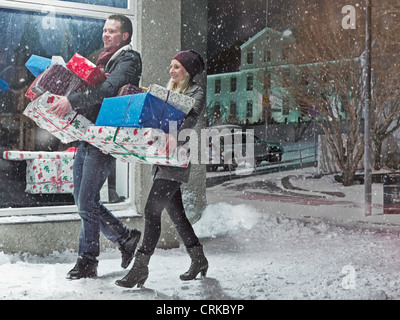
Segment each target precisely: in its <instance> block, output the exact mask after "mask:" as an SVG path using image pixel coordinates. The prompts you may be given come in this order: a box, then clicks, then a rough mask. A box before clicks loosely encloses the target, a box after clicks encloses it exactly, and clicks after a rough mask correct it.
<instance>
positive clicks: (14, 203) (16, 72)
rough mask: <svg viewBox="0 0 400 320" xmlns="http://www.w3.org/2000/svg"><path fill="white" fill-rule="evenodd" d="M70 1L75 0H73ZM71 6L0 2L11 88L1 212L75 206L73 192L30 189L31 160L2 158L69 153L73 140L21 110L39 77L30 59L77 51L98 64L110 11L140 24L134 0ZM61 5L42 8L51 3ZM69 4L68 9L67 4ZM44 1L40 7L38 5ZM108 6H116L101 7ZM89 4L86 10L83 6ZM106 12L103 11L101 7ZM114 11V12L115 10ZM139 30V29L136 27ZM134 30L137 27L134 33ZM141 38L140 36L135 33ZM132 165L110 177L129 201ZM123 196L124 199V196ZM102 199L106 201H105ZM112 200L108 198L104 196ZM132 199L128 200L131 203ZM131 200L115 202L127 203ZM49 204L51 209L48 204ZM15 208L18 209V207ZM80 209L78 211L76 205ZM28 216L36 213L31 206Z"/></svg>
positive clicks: (2, 147) (2, 100) (6, 96)
mask: <svg viewBox="0 0 400 320" xmlns="http://www.w3.org/2000/svg"><path fill="white" fill-rule="evenodd" d="M69 2H71V1H69ZM72 2H77V3H76V4H75V6H71V4H70V3H68V1H61V0H59V1H51V2H50V1H48V0H42V1H38V0H25V1H19V0H16V1H1V2H0V27H1V30H2V33H1V34H0V78H1V79H2V80H3V81H5V82H6V83H8V85H9V87H8V89H4V90H0V179H1V181H2V184H1V187H0V216H2V215H9V214H10V213H11V214H13V213H14V212H15V210H16V209H17V208H29V207H46V208H44V210H43V211H42V210H37V211H42V212H46V213H54V212H69V211H68V210H71V209H68V207H65V208H61V206H69V205H72V204H74V201H73V196H72V193H67V194H59V193H52V194H45V193H43V194H33V193H29V192H26V191H25V189H26V187H27V181H26V171H27V162H26V161H12V160H6V159H4V158H3V152H4V151H8V150H20V151H65V150H67V148H69V147H73V146H76V144H75V143H72V144H68V145H66V144H62V143H61V142H60V141H59V140H58V139H57V138H55V137H54V136H52V135H51V134H50V133H49V132H47V131H46V130H42V129H40V128H39V127H37V126H36V124H34V123H33V122H32V121H31V120H30V119H29V118H27V117H26V116H25V115H23V114H22V112H23V111H24V109H25V108H26V106H27V105H28V103H29V102H30V100H28V99H27V98H25V96H24V94H25V92H26V91H27V89H28V87H29V86H30V85H31V83H32V81H33V80H34V76H33V75H32V74H31V73H30V72H29V71H28V69H27V68H26V67H25V63H26V61H27V60H28V59H29V58H30V57H31V55H33V54H35V55H38V56H43V57H46V58H51V57H52V56H62V57H63V58H64V60H65V61H68V60H69V59H70V58H71V57H72V56H73V55H74V54H75V53H76V52H79V53H80V54H81V55H83V56H85V57H87V58H88V59H89V60H91V61H93V62H95V61H96V59H97V56H98V55H99V53H100V52H101V51H102V50H103V42H102V30H103V26H104V22H105V20H106V18H107V17H108V16H109V15H110V14H111V13H122V14H125V15H127V16H129V17H131V19H132V20H133V24H134V26H135V25H136V22H135V20H134V19H136V18H134V17H133V15H131V14H130V12H128V10H127V9H122V8H126V7H129V6H131V5H132V3H133V1H132V0H125V1H119V0H118V1H116V0H115V1H113V0H99V1H94V0H87V1H72ZM50 3H51V6H52V7H54V8H56V10H54V11H52V10H50V8H48V9H49V10H48V11H46V10H47V9H46V10H43V8H44V7H45V6H44V5H46V4H50ZM67 3H68V8H67ZM39 4H40V5H39ZM94 5H100V6H109V7H113V8H112V9H104V8H99V7H98V8H97V9H96V10H92V8H93V7H94ZM81 7H85V8H86V9H87V10H80V9H79V8H81ZM102 10H103V11H102ZM110 12H111V13H110ZM134 30H135V28H134ZM134 32H135V31H134ZM133 39H136V37H133ZM132 174H133V170H132V166H131V165H129V164H124V163H121V162H117V167H116V170H115V172H112V174H111V176H110V177H109V181H108V186H109V187H108V193H109V195H111V192H114V191H116V192H117V194H118V196H120V197H124V198H125V199H127V200H129V199H130V197H131V191H130V190H129V185H130V184H129V179H132V178H133V177H132ZM121 199H122V198H121ZM102 200H103V199H102ZM105 201H107V200H105ZM127 202H129V201H127ZM130 205H131V204H128V203H126V204H123V203H122V204H120V205H115V208H116V207H123V206H125V207H128V206H130ZM47 207H48V208H47ZM13 210H14V211H13ZM73 210H75V209H73ZM28 211H29V214H32V210H27V211H26V212H28Z"/></svg>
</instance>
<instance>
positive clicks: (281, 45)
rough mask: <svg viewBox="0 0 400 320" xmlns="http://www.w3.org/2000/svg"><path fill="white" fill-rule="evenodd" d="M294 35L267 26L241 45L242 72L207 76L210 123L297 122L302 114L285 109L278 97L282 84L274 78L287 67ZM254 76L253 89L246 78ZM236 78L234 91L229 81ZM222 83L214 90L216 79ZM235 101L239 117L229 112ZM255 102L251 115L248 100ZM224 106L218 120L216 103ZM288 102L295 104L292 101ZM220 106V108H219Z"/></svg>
mask: <svg viewBox="0 0 400 320" xmlns="http://www.w3.org/2000/svg"><path fill="white" fill-rule="evenodd" d="M293 41H294V39H293V38H292V37H284V36H283V35H282V33H280V32H278V31H276V30H273V29H270V28H265V29H264V30H262V31H260V32H259V33H258V34H256V35H255V36H254V37H253V38H251V39H249V40H248V41H247V42H246V43H244V44H243V45H242V46H241V67H240V71H238V72H233V73H224V74H215V75H209V76H208V78H207V86H208V91H207V106H208V113H207V114H208V119H209V125H213V124H221V123H235V124H242V125H248V124H257V123H265V121H266V120H267V121H271V119H273V121H274V122H278V123H284V122H297V120H298V117H299V113H298V112H296V111H293V110H289V114H285V113H284V112H283V110H284V108H283V106H284V101H282V99H280V98H277V96H278V91H280V90H281V88H280V85H279V84H277V82H276V81H274V76H273V75H274V72H276V71H277V70H278V69H279V68H281V67H283V66H287V65H288V63H289V62H290V58H291V54H292V53H291V49H290V44H291V43H292V42H293ZM249 74H251V75H252V76H253V89H252V90H248V82H247V77H248V75H249ZM232 78H237V90H236V91H235V92H231V90H230V88H231V85H230V81H231V79H232ZM216 81H220V82H221V90H220V92H219V93H216V91H215V82H216ZM232 101H235V102H236V117H232V115H231V113H230V105H231V102H232ZM249 101H252V104H253V109H252V113H251V116H249V114H248V110H247V108H248V103H249ZM216 103H219V104H220V106H221V108H220V109H221V111H220V113H221V116H220V117H219V118H218V117H217V118H218V119H217V120H215V104H216ZM289 103H291V104H292V103H294V102H293V101H292V100H290V101H289ZM217 109H218V108H217Z"/></svg>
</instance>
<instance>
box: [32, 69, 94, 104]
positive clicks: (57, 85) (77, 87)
mask: <svg viewBox="0 0 400 320" xmlns="http://www.w3.org/2000/svg"><path fill="white" fill-rule="evenodd" d="M87 88H88V85H87V84H86V83H85V82H84V81H83V80H81V79H80V78H79V77H77V76H76V75H75V74H74V73H72V72H71V71H70V70H68V69H67V68H65V67H64V66H62V65H60V64H53V65H51V66H50V67H48V68H47V69H46V70H45V71H44V72H42V73H41V74H40V75H39V76H38V77H37V78H36V79H35V80H34V81H33V83H32V85H31V86H30V88H29V89H28V91H27V93H26V94H25V96H26V97H27V98H29V99H31V100H34V99H36V98H37V97H38V96H40V95H42V94H44V93H45V92H50V93H52V94H56V95H60V96H66V95H69V94H70V93H74V92H78V91H83V90H86V89H87Z"/></svg>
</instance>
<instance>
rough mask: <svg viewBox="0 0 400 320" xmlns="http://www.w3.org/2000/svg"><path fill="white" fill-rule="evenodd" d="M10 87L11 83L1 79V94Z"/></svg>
mask: <svg viewBox="0 0 400 320" xmlns="http://www.w3.org/2000/svg"><path fill="white" fill-rule="evenodd" d="M9 87H10V85H9V83H8V82H7V81H5V80H3V79H1V78H0V92H6V91H7V90H8V88H9Z"/></svg>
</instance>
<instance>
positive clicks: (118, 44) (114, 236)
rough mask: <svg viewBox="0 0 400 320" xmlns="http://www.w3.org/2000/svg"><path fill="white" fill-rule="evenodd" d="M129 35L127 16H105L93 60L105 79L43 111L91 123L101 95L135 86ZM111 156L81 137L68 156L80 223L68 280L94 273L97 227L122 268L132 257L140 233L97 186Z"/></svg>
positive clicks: (137, 64)
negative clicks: (113, 246) (101, 46)
mask: <svg viewBox="0 0 400 320" xmlns="http://www.w3.org/2000/svg"><path fill="white" fill-rule="evenodd" d="M131 37H132V23H131V21H130V20H129V19H128V18H127V17H125V16H123V15H111V16H110V17H108V19H107V21H106V23H105V25H104V29H103V42H104V49H105V50H104V51H103V52H102V53H101V54H100V56H99V59H98V60H97V62H96V64H97V66H100V67H101V68H103V69H104V72H105V73H106V75H107V79H106V80H105V82H103V83H101V84H99V85H96V86H93V87H91V88H90V89H89V90H87V91H85V92H78V93H74V94H71V95H69V96H66V97H60V99H59V101H58V102H57V103H56V104H55V105H54V106H52V107H51V108H50V109H49V112H52V113H54V114H55V115H57V116H58V117H60V118H62V117H64V116H65V115H66V114H67V113H68V112H69V111H70V110H72V109H73V110H75V111H77V112H79V113H80V114H82V115H84V116H86V117H87V118H88V119H89V120H91V121H92V122H95V121H96V118H97V116H98V113H99V111H100V106H101V103H102V101H103V99H104V98H107V97H112V96H116V95H117V93H118V90H119V89H120V88H121V87H122V86H124V85H126V84H128V83H130V84H133V85H136V86H139V80H140V76H141V73H142V62H141V58H140V54H139V53H138V52H136V51H134V50H133V49H132V46H131V45H130V42H131ZM115 161H116V159H115V158H114V157H112V156H111V155H107V154H104V153H102V152H101V151H100V150H99V149H97V148H95V147H94V146H92V145H90V144H88V143H86V142H84V141H81V142H80V144H79V147H78V151H77V153H76V157H75V161H74V168H73V177H74V199H75V203H76V205H77V206H78V212H79V215H80V216H81V219H82V227H81V234H80V237H79V250H78V261H77V263H76V265H75V266H74V268H73V269H72V270H71V271H70V272H69V273H68V275H67V278H68V279H80V278H91V277H95V276H97V265H98V261H97V257H98V256H99V254H100V246H99V237H100V231H101V232H102V233H103V234H104V235H105V237H106V238H107V239H109V240H110V241H112V242H116V243H118V247H119V249H120V251H121V253H122V263H121V266H122V267H123V268H127V267H128V265H129V264H130V262H131V261H132V259H133V256H134V253H135V250H136V246H137V243H138V242H139V239H140V232H139V231H138V230H136V229H134V230H130V229H128V228H126V227H125V226H124V225H123V224H122V223H121V221H120V220H118V219H117V218H116V217H115V216H114V215H113V214H112V213H111V212H110V211H109V210H108V209H107V208H106V207H105V206H104V205H103V204H102V203H101V202H100V189H101V187H102V186H103V184H104V182H105V181H106V179H107V177H108V175H109V173H110V170H111V169H113V167H114V166H115Z"/></svg>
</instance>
